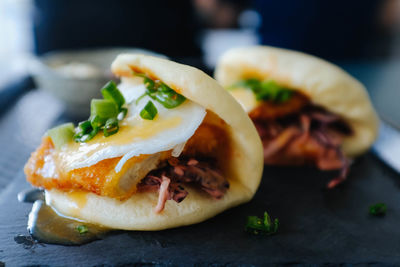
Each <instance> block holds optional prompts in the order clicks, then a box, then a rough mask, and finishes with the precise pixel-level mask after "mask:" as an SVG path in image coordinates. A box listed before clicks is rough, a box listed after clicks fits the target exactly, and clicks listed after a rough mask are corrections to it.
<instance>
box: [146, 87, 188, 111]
mask: <svg viewBox="0 0 400 267" xmlns="http://www.w3.org/2000/svg"><path fill="white" fill-rule="evenodd" d="M154 97H155V99H156V100H157V101H158V102H160V103H161V104H162V105H163V106H164V107H166V108H175V107H177V106H179V105H180V104H182V103H183V102H184V101H185V100H186V98H185V97H184V96H183V95H181V94H178V93H177V92H175V91H174V90H172V89H171V88H169V87H168V86H167V85H166V84H163V83H162V84H160V87H159V90H158V91H157V93H155V94H154Z"/></svg>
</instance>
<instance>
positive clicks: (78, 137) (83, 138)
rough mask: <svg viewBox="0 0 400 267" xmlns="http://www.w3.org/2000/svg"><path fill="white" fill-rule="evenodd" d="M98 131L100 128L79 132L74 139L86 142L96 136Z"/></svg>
mask: <svg viewBox="0 0 400 267" xmlns="http://www.w3.org/2000/svg"><path fill="white" fill-rule="evenodd" d="M98 132H99V128H92V130H91V131H90V132H87V133H83V132H78V133H77V134H75V136H74V140H75V142H77V143H84V142H87V141H89V140H91V139H93V137H95V136H96V134H97V133H98Z"/></svg>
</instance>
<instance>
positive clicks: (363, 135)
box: [215, 46, 379, 157]
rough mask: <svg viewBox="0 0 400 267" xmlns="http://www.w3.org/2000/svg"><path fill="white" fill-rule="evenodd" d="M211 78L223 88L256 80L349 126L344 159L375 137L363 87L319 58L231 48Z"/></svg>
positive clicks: (283, 51) (375, 127)
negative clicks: (298, 96) (298, 95)
mask: <svg viewBox="0 0 400 267" xmlns="http://www.w3.org/2000/svg"><path fill="white" fill-rule="evenodd" d="M215 78H216V80H217V81H218V82H219V83H220V84H221V85H222V86H224V87H228V86H231V85H232V84H234V83H235V82H237V81H239V80H242V79H245V78H258V79H262V80H264V79H272V80H275V81H276V82H277V83H279V84H281V85H283V86H286V87H288V88H292V89H294V90H298V91H301V92H302V93H303V94H305V95H307V96H308V97H310V99H311V101H312V102H313V103H315V104H317V105H320V106H322V107H324V108H326V109H327V110H329V111H331V112H333V113H335V114H337V115H340V116H341V117H342V118H344V119H345V120H346V121H347V122H348V123H349V124H350V125H351V127H352V129H353V130H354V135H352V136H350V137H346V138H345V139H344V143H343V146H342V149H343V152H344V153H345V155H346V156H348V157H354V156H357V155H359V154H362V153H363V152H365V151H366V150H367V149H368V148H369V147H370V146H371V145H372V143H373V142H374V140H375V139H376V137H377V134H378V123H379V120H378V116H377V114H376V112H375V110H374V108H373V106H372V104H371V101H370V99H369V96H368V93H367V91H366V89H365V87H364V86H363V85H362V84H361V83H360V82H359V81H357V80H356V79H355V78H353V77H352V76H350V75H349V74H348V73H346V72H345V71H344V70H342V69H341V68H339V67H338V66H336V65H333V64H331V63H329V62H327V61H325V60H322V59H320V58H317V57H314V56H311V55H307V54H304V53H300V52H296V51H291V50H286V49H280V48H274V47H268V46H252V47H243V48H235V49H231V50H229V51H227V52H226V53H225V54H223V55H222V57H221V58H220V59H219V62H218V64H217V68H216V71H215Z"/></svg>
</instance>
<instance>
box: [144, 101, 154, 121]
mask: <svg viewBox="0 0 400 267" xmlns="http://www.w3.org/2000/svg"><path fill="white" fill-rule="evenodd" d="M157 113H158V111H157V108H156V107H155V106H154V104H153V102H151V101H148V102H147V104H146V106H144V108H143V109H142V111H140V117H142V118H143V119H145V120H153V119H154V117H155V116H156V115H157Z"/></svg>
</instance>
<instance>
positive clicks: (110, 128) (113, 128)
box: [103, 118, 119, 137]
mask: <svg viewBox="0 0 400 267" xmlns="http://www.w3.org/2000/svg"><path fill="white" fill-rule="evenodd" d="M118 130H119V125H118V119H117V118H111V119H108V120H107V122H106V125H105V126H104V129H103V133H104V136H105V137H108V136H110V135H113V134H116V133H117V132H118Z"/></svg>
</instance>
